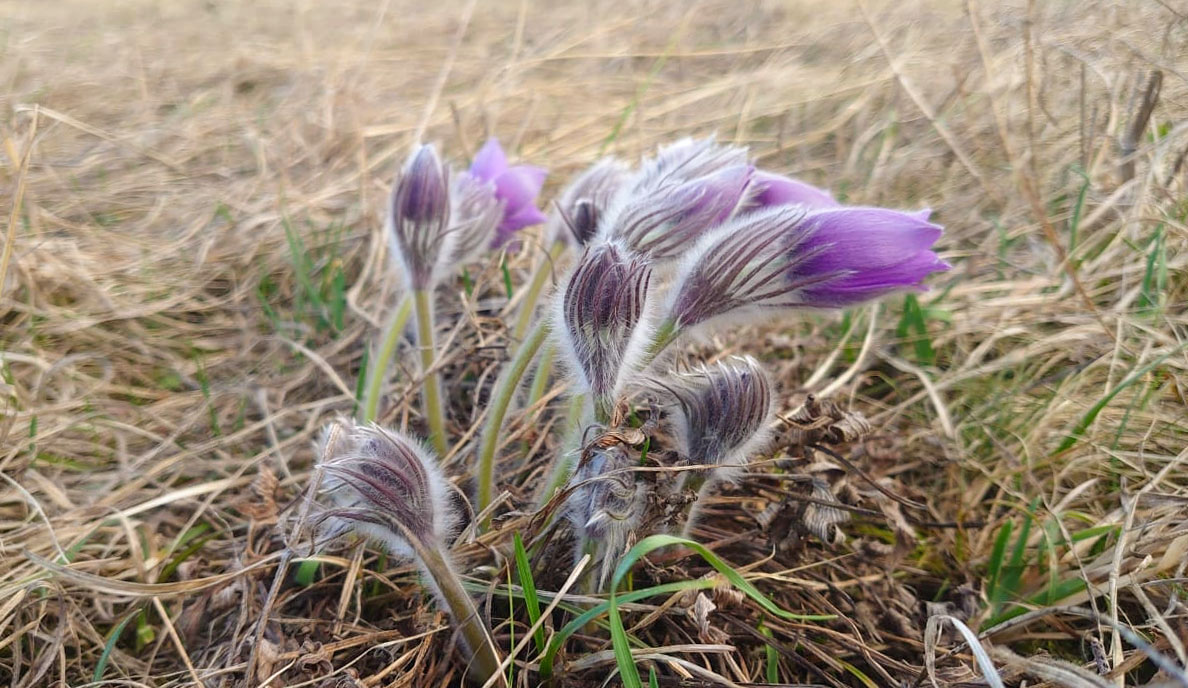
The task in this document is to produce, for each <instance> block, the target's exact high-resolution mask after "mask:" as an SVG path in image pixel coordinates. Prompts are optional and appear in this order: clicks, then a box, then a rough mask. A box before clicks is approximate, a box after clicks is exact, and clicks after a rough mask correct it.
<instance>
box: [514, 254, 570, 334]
mask: <svg viewBox="0 0 1188 688" xmlns="http://www.w3.org/2000/svg"><path fill="white" fill-rule="evenodd" d="M564 250H565V242H563V241H554V242H553V245H552V246H551V247H550V248H549V253H548V257H547V258H546V259H545V260H543V261H541V264H540V265H539V266H538V267H537V268H536V274H534V275H533V276H532V282H531V283H529V285H528V292H527V293H526V294H524V302H523V303H521V304H520V313H519V315H518V316H517V317H516V325H515V327H514V328H512V338H513V339H515V341H517V342H520V341H523V340H524V335H526V334H528V326H529V325H531V324H532V316H533V314H535V313H536V303H537V301H539V300H540V295H541V293H542V292H543V291H544V285H545V283H546V282H547V281H548V279H549V275H551V274H552V273H553V261H555V260H557V258H558V257H559V256H560V255H561V252H562V251H564Z"/></svg>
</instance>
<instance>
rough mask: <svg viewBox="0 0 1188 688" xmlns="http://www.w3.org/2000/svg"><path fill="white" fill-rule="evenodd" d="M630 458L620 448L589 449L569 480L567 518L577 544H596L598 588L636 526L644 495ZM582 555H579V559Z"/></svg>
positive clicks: (642, 510) (643, 503) (641, 512)
mask: <svg viewBox="0 0 1188 688" xmlns="http://www.w3.org/2000/svg"><path fill="white" fill-rule="evenodd" d="M634 465H635V462H634V461H633V460H632V457H631V455H630V454H629V453H628V452H627V450H626V449H624V448H623V447H622V446H621V445H614V446H611V447H608V448H602V447H597V446H594V447H591V448H589V450H587V451H586V452H585V454H584V455H583V457H582V459H581V461H580V462H579V463H578V466H577V470H576V471H575V472H574V475H573V477H572V478H570V485H571V486H572V488H573V491H572V492H571V493H570V496H569V499H568V500H566V512H565V513H566V517H567V518H568V519H569V521H570V523H571V524H572V525H573V529H574V532H576V533H577V535H578V541H579V542H590V541H593V542H597V543H598V544H599V548H598V549H599V551H600V552H602V553H603V555H604V556H603V559H602V561H601V562H596V563H598V564H600V567H599V587H602V585H603V584H604V583H605V582H606V579H607V578H608V577H609V575H610V573H611V571H612V569H613V568H614V564H615V563H616V562H617V560H618V556H619V555H621V554H622V551H623V549H624V548H625V545H626V544H627V540H628V537H629V536H630V534H631V532H632V531H634V530H635V529H636V528H637V527H639V524H640V521H641V519H642V518H643V514H644V510H645V508H646V505H647V493H646V492H645V490H644V489H642V486H641V485H640V484H639V483H637V482H636V480H635V476H634V474H633V473H632V472H631V468H632V467H633V466H634ZM582 554H583V552H580V551H579V552H578V553H577V556H578V557H580V556H581V555H582Z"/></svg>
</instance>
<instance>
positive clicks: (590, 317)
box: [554, 243, 652, 422]
mask: <svg viewBox="0 0 1188 688" xmlns="http://www.w3.org/2000/svg"><path fill="white" fill-rule="evenodd" d="M651 277H652V269H651V267H650V266H649V265H648V262H647V261H646V260H645V259H644V258H642V257H639V256H635V255H632V254H631V253H629V252H628V251H626V250H624V249H623V248H621V247H620V246H618V245H616V244H613V243H599V244H595V245H594V246H590V247H588V248H587V249H586V251H585V253H584V254H582V257H581V259H580V260H579V261H578V264H577V266H576V267H575V268H574V270H573V272H572V273H570V275H569V279H568V280H567V282H566V283H565V286H564V288H563V289H562V290H561V291H560V292H559V298H558V300H557V314H556V316H555V325H554V331H555V332H557V338H558V339H559V341H560V345H561V346H560V350H561V352H562V354H564V355H566V357H567V358H568V359H569V361H570V366H571V367H572V368H573V369H574V370H575V372H576V373H577V374H578V377H579V378H580V380H581V382H582V384H583V386H584V387H585V389H586V390H587V391H588V392H589V393H590V395H591V397H592V399H593V401H594V410H595V414H596V415H597V416H598V417H599V420H600V421H603V422H605V420H606V417H607V416H609V413H610V409H611V407H612V406H613V405H614V402H615V400H616V399H617V398H618V392H619V390H620V388H621V386H622V384H623V379H624V376H625V374H626V373H629V372H631V371H633V370H634V369H635V365H636V363H637V362H638V361H639V360H640V358H641V357H642V355H643V352H644V346H645V344H646V341H647V338H648V337H649V334H650V333H649V329H648V318H647V316H648V305H649V304H648V301H649V287H650V286H651Z"/></svg>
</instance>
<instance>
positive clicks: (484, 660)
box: [413, 542, 500, 685]
mask: <svg viewBox="0 0 1188 688" xmlns="http://www.w3.org/2000/svg"><path fill="white" fill-rule="evenodd" d="M413 546H414V547H415V548H416V550H417V557H418V558H419V559H420V560H421V566H422V567H423V569H424V573H425V575H426V576H428V577H429V578H431V579H432V580H433V585H434V587H435V588H437V592H438V595H439V597H440V598H441V601H442V603H443V604H444V605H445V606H446V608H447V610H448V611H449V613H450V616H451V617H453V619H454V623H455V624H457V626H458V630H459V632H460V633H461V634H462V639H463V640H464V641H466V647H467V649H468V650H470V652H471V653H473V663H472V665H471V667H472V670H473V672H472V673H469V674H468V675H469V677H470V678H471V679H472V680H473V681H474V682H476V683H478V684H480V685H481V684H483V683H485V682H486V681H487V680H488V679H490V678H491V677H492V676H495V675H496V674H499V673H500V671H499V663H500V662H499V655H498V654H497V652H496V650H495V643H494V641H493V640H492V639H491V634H490V633H489V632H488V631H487V627H486V625H485V624H484V623H483V617H482V616H480V615H479V611H478V607H476V606H475V605H474V600H472V599H471V598H470V595H469V594H468V593H467V592H466V589H465V588H463V587H462V581H461V580H460V579H459V578H458V574H457V573H456V572H455V571H454V567H453V566H452V565H451V564H450V562H449V560H447V559H446V557H445V555H443V554H442V552H441V549H440V548H436V547H428V546H424V545H421V544H420V543H416V542H414V544H413Z"/></svg>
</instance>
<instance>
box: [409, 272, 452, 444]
mask: <svg viewBox="0 0 1188 688" xmlns="http://www.w3.org/2000/svg"><path fill="white" fill-rule="evenodd" d="M413 301H414V302H415V304H416V308H417V347H418V348H419V349H420V351H421V374H422V375H423V376H424V380H423V381H422V383H421V384H422V387H421V405H422V407H423V411H424V413H425V418H426V419H427V420H428V421H429V442H430V443H431V444H432V445H433V449H434V450H436V451H437V454H438V456H441V457H443V458H444V457H445V455H446V453H447V451H448V449H449V447H448V446H447V444H446V434H445V413H444V411H443V410H442V406H441V378H440V377H439V376H438V375H437V373H430V370H431V369H432V368H433V361H434V359H435V358H436V357H437V356H436V353H437V352H436V347H435V346H434V344H433V294H432V292H430V291H429V290H427V289H416V290H414V291H413Z"/></svg>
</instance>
